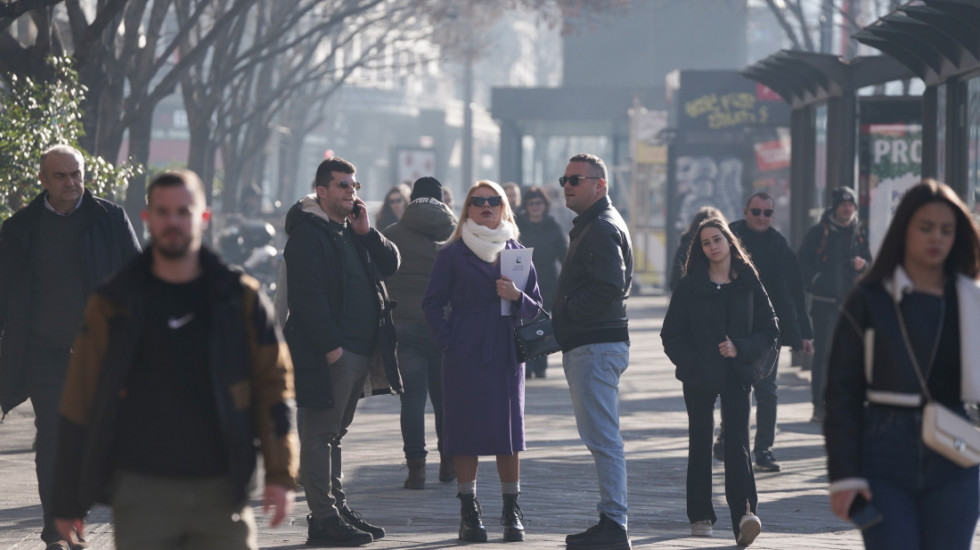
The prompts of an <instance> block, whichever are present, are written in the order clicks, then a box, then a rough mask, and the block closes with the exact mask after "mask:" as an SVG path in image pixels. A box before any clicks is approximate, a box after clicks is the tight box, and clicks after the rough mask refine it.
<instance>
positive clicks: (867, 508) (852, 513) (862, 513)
mask: <svg viewBox="0 0 980 550" xmlns="http://www.w3.org/2000/svg"><path fill="white" fill-rule="evenodd" d="M847 516H848V518H849V519H850V520H851V523H853V524H854V525H856V526H857V528H858V529H860V530H862V531H864V530H865V529H867V528H869V527H871V526H873V525H875V524H877V523H878V522H880V521H881V519H882V518H881V512H879V511H878V508H876V507H875V505H874V504H872V503H871V502H870V501H869V500H868V499H866V498H864V496H863V495H862V494H861V493H858V494H856V495H854V500H853V501H852V502H851V507H850V508H849V509H848V512H847Z"/></svg>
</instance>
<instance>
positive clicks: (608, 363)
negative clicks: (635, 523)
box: [561, 342, 629, 527]
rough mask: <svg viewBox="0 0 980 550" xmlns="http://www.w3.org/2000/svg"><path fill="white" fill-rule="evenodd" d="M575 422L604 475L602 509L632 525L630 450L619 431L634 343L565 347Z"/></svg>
mask: <svg viewBox="0 0 980 550" xmlns="http://www.w3.org/2000/svg"><path fill="white" fill-rule="evenodd" d="M561 361H562V366H563V367H564V368H565V378H566V379H567V380H568V389H569V391H570V392H571V395H572V409H573V410H574V411H575V424H576V426H577V427H578V434H579V436H580V437H581V438H582V442H583V443H585V446H586V447H587V448H588V449H589V451H590V452H591V453H592V457H593V459H594V460H595V466H596V471H597V473H598V477H599V505H598V507H597V508H598V510H599V512H600V513H602V514H605V515H606V517H608V518H609V519H611V520H613V521H615V522H616V523H618V524H620V525H622V526H623V527H626V514H627V512H628V511H629V507H628V506H627V504H626V453H625V451H624V450H623V437H622V435H620V433H619V377H620V376H621V375H622V374H623V372H624V371H625V370H626V367H627V365H629V344H627V343H626V342H613V343H603V344H587V345H584V346H579V347H577V348H575V349H572V350H571V351H566V352H564V353H562V359H561Z"/></svg>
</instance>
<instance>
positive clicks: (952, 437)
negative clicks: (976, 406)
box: [922, 390, 980, 468]
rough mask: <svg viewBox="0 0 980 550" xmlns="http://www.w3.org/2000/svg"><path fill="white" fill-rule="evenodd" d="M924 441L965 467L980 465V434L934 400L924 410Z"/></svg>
mask: <svg viewBox="0 0 980 550" xmlns="http://www.w3.org/2000/svg"><path fill="white" fill-rule="evenodd" d="M926 391H927V392H928V390H926ZM922 441H923V443H925V444H926V446H927V447H929V448H930V449H932V450H933V451H936V452H937V453H939V454H941V455H943V456H945V457H946V458H948V459H950V460H951V461H953V462H955V463H956V464H959V465H960V466H962V467H964V468H969V467H971V466H976V465H977V464H980V431H978V430H977V429H976V428H974V427H973V423H971V422H970V421H968V420H967V419H965V418H963V417H962V416H960V415H958V414H956V413H954V412H953V411H951V410H949V409H947V408H946V407H944V406H942V405H941V404H939V403H937V402H935V401H930V402H928V403H926V406H925V407H923V409H922Z"/></svg>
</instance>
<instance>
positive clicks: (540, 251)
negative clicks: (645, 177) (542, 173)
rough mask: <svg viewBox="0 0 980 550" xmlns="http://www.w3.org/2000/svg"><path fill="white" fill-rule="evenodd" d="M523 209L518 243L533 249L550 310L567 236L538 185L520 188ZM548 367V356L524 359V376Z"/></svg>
mask: <svg viewBox="0 0 980 550" xmlns="http://www.w3.org/2000/svg"><path fill="white" fill-rule="evenodd" d="M523 200H524V213H523V214H521V215H518V216H517V227H519V228H520V230H521V244H523V245H524V246H526V247H528V248H533V249H534V269H535V270H537V274H538V288H540V289H541V298H542V299H543V300H544V308H545V309H546V310H547V311H549V312H550V311H551V308H552V305H553V303H554V297H555V289H556V288H557V286H558V271H559V269H561V263H562V261H564V260H565V253H566V252H568V238H567V237H566V236H565V233H564V232H562V230H561V227H559V226H558V222H556V221H555V219H554V218H553V217H551V214H550V213H549V210H550V209H551V201H549V200H548V197H547V195H545V194H544V191H543V190H542V189H541V188H540V187H529V188H528V189H527V191H525V192H524V199H523ZM547 369H548V357H547V356H545V357H538V358H536V359H531V360H530V361H528V362H527V365H526V368H525V376H526V377H527V378H531V377H532V376H534V377H536V378H544V377H545V372H546V370H547Z"/></svg>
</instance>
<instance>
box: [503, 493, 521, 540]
mask: <svg viewBox="0 0 980 550" xmlns="http://www.w3.org/2000/svg"><path fill="white" fill-rule="evenodd" d="M518 496H519V494H511V495H506V494H505V495H504V510H503V512H501V513H500V524H501V525H503V526H504V541H506V542H519V541H522V540H524V524H523V523H521V520H522V519H524V511H523V510H521V505H520V504H518V503H517V497H518Z"/></svg>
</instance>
